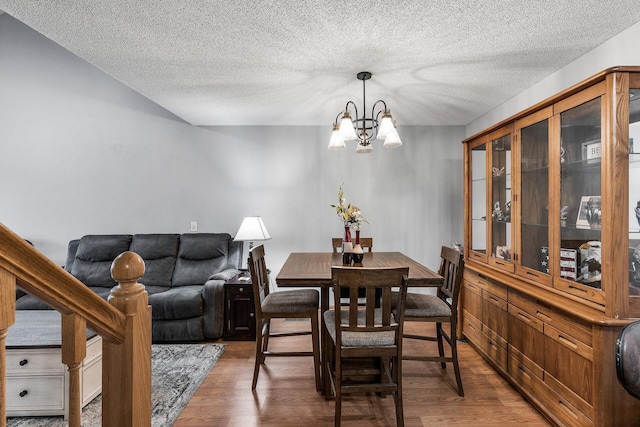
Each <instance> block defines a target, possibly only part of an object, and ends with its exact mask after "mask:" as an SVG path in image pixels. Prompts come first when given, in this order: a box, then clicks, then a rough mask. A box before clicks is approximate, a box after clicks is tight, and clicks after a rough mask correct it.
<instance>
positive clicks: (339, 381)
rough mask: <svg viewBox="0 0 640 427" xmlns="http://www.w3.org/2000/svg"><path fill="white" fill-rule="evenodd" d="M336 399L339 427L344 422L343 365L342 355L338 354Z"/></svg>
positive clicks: (337, 425) (336, 362)
mask: <svg viewBox="0 0 640 427" xmlns="http://www.w3.org/2000/svg"><path fill="white" fill-rule="evenodd" d="M335 367H336V369H335V375H334V381H335V391H336V393H335V395H336V398H335V401H336V414H335V427H339V426H340V424H341V423H342V366H340V356H336V360H335Z"/></svg>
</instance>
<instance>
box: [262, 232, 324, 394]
mask: <svg viewBox="0 0 640 427" xmlns="http://www.w3.org/2000/svg"><path fill="white" fill-rule="evenodd" d="M249 269H250V271H251V281H252V287H253V299H254V302H255V316H256V359H255V366H254V370H253V383H252V385H251V390H255V389H256V383H257V382H258V374H259V373H260V366H261V365H262V364H263V363H265V358H266V357H269V356H272V357H298V356H311V357H313V368H314V371H315V379H316V391H320V385H321V384H320V344H319V336H320V334H319V327H318V323H319V322H318V307H319V302H320V294H319V293H318V290H316V289H296V290H288V291H278V292H270V289H269V273H268V270H267V264H266V261H265V255H264V246H263V245H259V246H256V247H254V248H252V249H251V250H250V251H249ZM277 318H281V319H282V318H284V319H288V318H297V319H300V318H301V319H305V318H309V319H311V329H310V330H304V331H296V332H273V331H271V319H277ZM299 335H311V341H312V351H278V352H273V351H269V349H268V346H269V339H270V338H283V337H292V336H299Z"/></svg>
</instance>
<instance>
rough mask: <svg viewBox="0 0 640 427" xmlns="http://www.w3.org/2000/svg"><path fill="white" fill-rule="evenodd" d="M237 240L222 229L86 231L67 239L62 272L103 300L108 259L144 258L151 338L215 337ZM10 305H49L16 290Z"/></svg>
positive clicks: (234, 267) (238, 250) (234, 269)
mask: <svg viewBox="0 0 640 427" xmlns="http://www.w3.org/2000/svg"><path fill="white" fill-rule="evenodd" d="M242 249H243V244H242V242H234V241H233V238H232V237H231V236H230V235H229V234H226V233H197V234H134V235H130V234H117V235H87V236H84V237H82V238H80V239H77V240H72V241H71V242H69V247H68V252H67V260H66V264H65V267H64V268H65V270H66V271H68V272H69V273H71V274H72V275H73V276H75V277H76V278H77V279H78V280H80V281H81V282H83V283H84V284H85V285H87V286H88V287H90V288H91V289H92V290H93V291H94V292H95V293H96V294H98V295H99V296H101V297H102V298H104V299H105V300H106V299H107V297H108V296H109V292H110V291H111V288H113V287H114V286H116V282H115V281H114V280H113V279H112V278H111V271H110V269H111V263H112V262H113V260H114V259H115V258H116V257H117V256H118V255H120V254H121V253H122V252H125V251H133V252H136V253H137V254H138V255H140V256H141V257H142V259H144V262H145V273H144V276H142V279H140V283H142V284H143V285H145V288H146V290H147V292H148V293H149V304H150V305H151V307H152V319H153V320H152V326H153V342H184V341H204V340H213V339H218V338H220V337H221V336H222V332H223V327H224V282H225V281H227V280H228V279H230V278H232V277H233V276H235V275H236V274H238V272H239V268H240V266H241V264H242ZM17 296H18V299H17V300H16V309H18V310H41V309H49V308H50V307H48V306H47V305H46V304H44V303H43V302H41V301H40V300H38V299H36V298H34V297H32V296H31V295H27V294H25V293H24V292H19V293H18V295H17Z"/></svg>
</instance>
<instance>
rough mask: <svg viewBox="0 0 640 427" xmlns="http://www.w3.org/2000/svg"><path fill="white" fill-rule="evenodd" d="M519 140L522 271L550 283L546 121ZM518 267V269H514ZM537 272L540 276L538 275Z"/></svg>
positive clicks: (525, 130) (529, 128) (522, 133)
mask: <svg viewBox="0 0 640 427" xmlns="http://www.w3.org/2000/svg"><path fill="white" fill-rule="evenodd" d="M519 136H520V138H519V141H520V192H519V194H520V199H519V203H520V204H519V208H520V239H519V248H520V250H519V252H518V253H519V254H520V259H519V260H518V265H519V266H522V267H525V271H524V272H522V273H523V274H525V275H527V276H535V278H536V279H537V280H540V281H543V282H546V283H547V284H551V276H550V275H549V120H548V119H545V120H542V121H539V122H537V123H534V124H532V125H529V126H526V127H523V128H522V129H520V131H519ZM518 268H520V267H518ZM538 273H540V274H538Z"/></svg>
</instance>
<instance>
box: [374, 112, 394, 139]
mask: <svg viewBox="0 0 640 427" xmlns="http://www.w3.org/2000/svg"><path fill="white" fill-rule="evenodd" d="M391 129H393V119H392V118H391V111H390V110H384V112H383V113H382V118H381V119H380V125H379V126H378V135H377V138H378V139H385V138H386V137H387V135H389V132H391Z"/></svg>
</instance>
